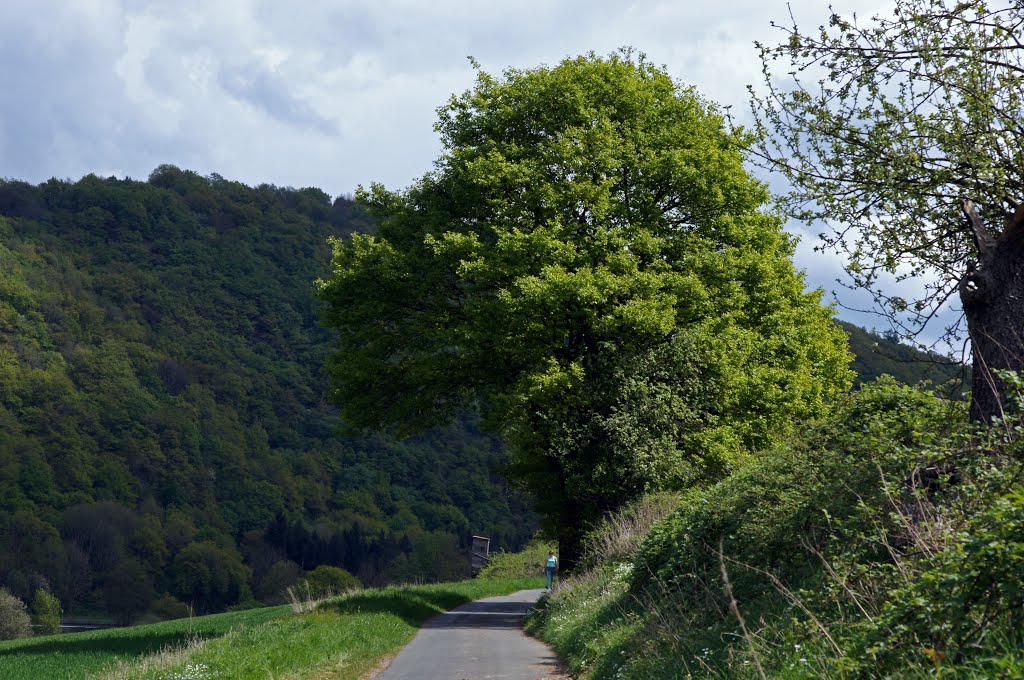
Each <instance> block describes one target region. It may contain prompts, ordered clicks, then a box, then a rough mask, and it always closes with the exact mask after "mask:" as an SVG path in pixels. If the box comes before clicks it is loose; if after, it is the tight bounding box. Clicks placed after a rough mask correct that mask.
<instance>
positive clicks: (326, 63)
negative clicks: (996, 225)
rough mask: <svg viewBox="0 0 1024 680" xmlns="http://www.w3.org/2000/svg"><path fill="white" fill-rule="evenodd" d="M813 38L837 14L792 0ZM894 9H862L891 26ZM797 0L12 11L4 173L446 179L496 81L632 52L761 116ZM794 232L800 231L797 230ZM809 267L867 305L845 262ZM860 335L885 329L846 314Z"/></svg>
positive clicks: (3, 73) (829, 260)
mask: <svg viewBox="0 0 1024 680" xmlns="http://www.w3.org/2000/svg"><path fill="white" fill-rule="evenodd" d="M790 4H791V5H792V11H793V13H794V15H795V16H796V17H797V19H798V20H799V22H800V23H801V25H807V26H817V25H818V24H820V23H822V22H823V21H825V20H826V18H827V3H826V2H825V1H824V0H790ZM886 5H887V3H886V1H885V0H844V1H843V3H842V6H843V10H844V12H845V11H857V12H858V13H861V14H867V15H869V14H873V13H874V12H875V11H876V10H878V9H881V8H884V7H885V6H886ZM788 12H789V10H788V9H787V3H786V0H719V1H717V2H715V1H709V0H701V1H694V0H662V1H659V0H639V1H637V2H628V1H627V0H588V1H584V0H518V2H510V1H507V0H500V1H499V0H495V1H488V0H477V1H476V2H469V1H467V0H432V1H430V2H425V1H423V0H377V1H375V2H370V1H369V0H304V1H303V2H287V1H283V0H0V63H2V64H3V66H2V67H0V88H2V89H0V177H5V178H17V179H23V180H27V181H30V182H33V183H36V182H42V181H45V180H46V179H49V178H50V177H58V178H69V179H73V180H74V179H78V178H80V177H81V176H82V175H84V174H87V173H90V172H92V173H96V174H98V175H101V176H108V175H116V176H119V177H124V176H127V177H132V178H136V179H145V178H146V177H147V176H148V175H149V173H150V172H151V171H152V170H153V169H154V168H155V167H156V166H158V165H160V164H162V163H172V164H174V165H177V166H179V167H182V168H186V169H189V170H195V171H197V172H199V173H201V174H204V175H206V174H210V173H214V172H216V173H219V174H221V175H223V176H224V177H226V178H228V179H233V180H239V181H242V182H245V183H247V184H260V183H264V182H267V183H271V184H276V185H279V186H292V187H304V186H316V187H319V188H321V189H323V190H324V191H326V192H327V193H329V194H331V195H338V194H343V193H350V192H352V191H353V189H354V188H355V187H356V186H357V185H359V184H369V183H370V182H372V181H380V182H383V183H384V184H385V185H387V186H390V187H393V188H398V187H403V186H406V185H407V184H409V183H410V182H411V181H412V180H413V179H414V178H415V177H417V176H419V175H421V174H423V173H424V172H425V171H427V170H428V169H429V168H430V164H431V161H432V160H433V159H434V158H435V157H436V156H437V155H438V152H439V145H438V142H437V138H436V135H435V133H434V131H433V127H432V126H433V122H434V118H435V109H436V108H437V107H438V106H439V105H441V104H442V103H444V101H445V100H446V99H447V98H448V97H449V96H450V95H451V94H453V93H457V92H462V91H464V90H465V89H467V88H469V87H470V86H471V85H472V81H473V77H474V71H473V69H472V68H471V66H470V64H469V61H468V59H467V57H469V56H472V57H474V58H475V59H476V60H477V61H478V62H479V63H480V64H481V65H482V67H483V68H484V69H485V70H486V71H489V72H493V73H497V72H500V71H501V70H502V69H504V68H505V67H508V66H514V67H521V68H528V67H532V66H536V65H539V64H544V63H546V64H553V63H555V62H557V61H559V60H560V59H562V58H563V57H566V56H573V55H577V54H580V53H584V52H588V51H591V50H592V51H595V52H597V53H608V52H611V51H613V50H614V49H616V48H618V47H621V46H632V47H635V48H636V49H638V50H640V51H643V52H645V53H646V54H647V55H648V57H649V58H650V59H651V60H652V61H654V62H655V63H659V64H663V65H665V66H666V67H667V69H668V71H669V72H670V73H671V74H672V75H674V76H675V77H676V78H677V79H678V80H679V81H681V82H683V83H686V84H692V85H696V86H697V88H698V89H699V90H700V91H701V92H702V93H703V94H704V95H706V96H707V97H709V98H711V99H713V100H715V101H717V102H719V103H720V104H723V105H731V106H733V107H734V111H736V112H737V113H740V114H743V113H744V112H745V111H746V109H747V106H746V86H747V84H756V82H757V80H758V77H759V75H760V62H759V61H758V58H757V53H756V51H755V49H754V47H753V42H754V41H755V40H761V41H765V42H773V41H775V40H777V39H778V35H779V34H778V32H777V31H776V30H775V29H773V28H772V27H771V22H772V20H776V21H785V20H786V19H787V16H788ZM790 228H791V230H793V231H794V232H796V231H799V228H798V227H796V226H795V225H791V227H790ZM813 241H814V239H813V237H812V236H811V235H810V234H805V235H804V236H803V241H802V244H801V246H800V249H799V252H798V256H797V264H798V266H800V267H801V268H803V269H805V270H806V271H807V275H808V280H809V282H810V284H811V285H812V286H820V287H822V288H824V289H826V290H829V291H831V290H836V292H837V293H838V294H839V298H840V302H841V303H843V304H844V305H848V306H851V307H863V306H867V305H868V304H869V303H868V302H867V301H865V299H864V297H863V295H861V296H857V295H854V294H850V293H845V292H843V291H842V289H841V288H839V287H838V286H837V285H836V283H835V279H836V277H838V276H841V272H840V269H839V262H838V261H837V259H836V258H835V257H828V256H825V255H822V254H817V253H814V252H813V249H812V246H813ZM841 316H844V317H845V318H848V319H850V320H853V321H855V322H857V323H860V324H861V325H864V326H868V327H872V326H877V327H878V328H879V329H880V330H881V329H885V328H887V326H886V324H885V322H884V320H882V319H879V318H877V317H873V316H864V315H858V314H855V313H853V312H850V311H841Z"/></svg>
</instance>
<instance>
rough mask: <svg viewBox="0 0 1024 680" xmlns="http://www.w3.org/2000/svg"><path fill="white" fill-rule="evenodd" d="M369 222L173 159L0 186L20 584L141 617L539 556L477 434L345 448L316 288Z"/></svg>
mask: <svg viewBox="0 0 1024 680" xmlns="http://www.w3.org/2000/svg"><path fill="white" fill-rule="evenodd" d="M368 228H370V226H369V224H368V223H367V221H366V219H365V218H364V217H363V216H362V214H361V213H360V211H359V210H358V208H357V207H356V206H355V205H354V204H353V203H352V202H351V201H350V200H347V199H346V198H338V199H336V200H333V201H332V199H331V197H329V196H328V195H326V194H325V193H323V192H322V191H319V190H317V189H302V190H294V189H283V188H279V187H274V186H267V185H264V186H260V187H257V188H250V187H247V186H244V185H242V184H239V183H237V182H231V181H228V180H225V179H223V178H221V177H219V176H216V175H214V176H211V177H208V178H207V177H201V176H199V175H197V174H195V173H193V172H188V171H183V170H180V169H178V168H175V167H170V166H162V167H160V168H158V169H157V170H156V171H154V172H153V173H152V175H151V176H150V177H149V180H148V181H147V182H140V181H132V180H127V179H126V180H118V179H114V178H110V179H101V178H97V177H95V176H87V177H85V178H83V179H81V180H80V181H78V182H68V181H58V180H51V181H49V182H46V183H44V184H42V185H40V186H31V185H29V184H26V183H24V182H18V181H5V182H2V183H0V583H3V585H4V586H6V587H7V588H9V589H10V590H11V591H12V592H13V593H14V594H16V595H18V596H20V597H21V598H22V599H24V600H26V601H29V600H30V599H31V597H32V595H33V593H34V592H35V591H36V590H37V589H39V588H44V589H48V590H51V591H52V592H53V593H54V594H56V595H57V596H58V597H59V599H60V600H61V603H62V605H63V607H64V610H65V613H69V614H82V613H98V612H107V613H109V614H112V615H115V616H116V617H117V618H119V619H121V620H130V619H132V618H133V617H135V616H136V615H138V614H141V613H143V612H146V611H147V610H153V611H155V613H157V614H160V613H165V614H170V613H174V612H180V611H181V606H182V603H189V604H191V605H193V606H194V607H195V608H196V609H197V610H199V611H209V610H216V609H223V608H225V607H229V606H232V605H236V604H238V603H244V602H247V601H248V602H252V601H254V599H255V600H261V601H265V602H272V601H277V600H279V598H280V597H281V593H282V590H283V589H284V588H285V587H286V586H289V585H291V584H293V583H295V582H296V581H297V580H298V579H300V578H301V577H302V576H303V574H304V573H306V572H308V571H309V570H311V569H313V568H314V567H316V566H318V565H332V566H337V567H342V568H344V569H347V570H349V571H350V572H351V573H353V574H355V575H356V576H358V577H359V578H360V579H361V580H362V581H363V582H364V583H365V584H377V583H382V582H387V581H396V580H398V581H401V580H437V579H449V578H453V577H457V576H462V575H466V574H468V570H469V561H468V558H467V557H466V553H467V550H468V549H467V546H468V541H469V539H470V537H471V535H472V534H474V533H475V534H483V535H487V536H490V537H491V539H492V545H494V547H496V548H498V547H504V548H510V549H511V548H516V547H519V546H520V545H521V544H523V543H524V542H525V541H526V540H527V539H528V538H529V537H530V536H531V535H532V533H533V531H534V530H535V527H536V520H535V518H534V517H533V516H532V515H531V513H530V511H529V509H528V507H527V505H526V503H525V500H524V497H523V496H522V495H520V494H518V493H515V492H513V491H512V490H510V489H509V488H508V487H507V486H506V484H505V482H504V481H502V478H501V477H500V476H499V475H498V474H497V473H498V471H499V468H500V467H501V465H502V463H503V461H504V453H503V451H502V448H501V447H500V445H499V444H498V443H497V442H496V441H495V440H493V439H492V438H489V437H486V436H484V435H481V434H479V433H478V431H477V430H476V429H475V427H474V424H473V422H471V421H470V420H468V419H466V420H464V421H463V422H460V423H458V424H456V425H452V426H450V427H447V428H443V429H438V430H434V431H432V432H430V433H427V434H425V435H422V436H420V437H417V438H413V439H407V440H403V441H396V440H395V439H392V438H389V437H387V436H384V435H380V436H374V437H354V436H350V437H345V436H341V435H340V433H339V430H340V423H339V422H338V419H337V416H336V414H335V409H334V408H333V407H332V406H330V405H328V404H327V403H326V402H325V401H324V399H323V392H324V389H325V388H324V384H323V377H322V366H323V363H324V358H325V355H326V347H327V345H328V342H329V337H330V336H329V333H328V332H327V331H325V330H323V329H322V328H321V326H320V325H319V323H318V321H317V315H316V310H315V302H314V298H313V295H312V288H313V282H314V280H315V279H317V278H318V277H320V276H323V275H325V274H326V272H327V268H328V266H329V259H330V248H329V245H328V237H329V236H332V235H334V236H337V235H342V234H345V233H346V232H349V231H352V230H355V229H360V230H366V229H368Z"/></svg>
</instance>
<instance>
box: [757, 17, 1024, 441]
mask: <svg viewBox="0 0 1024 680" xmlns="http://www.w3.org/2000/svg"><path fill="white" fill-rule="evenodd" d="M780 29H781V30H782V31H783V32H784V40H783V41H781V42H780V43H779V44H778V45H775V46H762V47H761V55H762V59H763V62H764V67H765V68H764V73H765V84H766V89H765V91H764V92H765V94H764V96H763V97H761V98H759V99H757V100H755V103H754V112H755V114H756V115H757V117H758V120H759V124H760V131H761V132H762V133H763V135H762V137H761V139H762V142H761V143H760V144H759V145H758V152H759V154H760V156H761V157H762V158H763V160H764V161H765V162H766V164H767V165H768V166H769V167H771V168H774V169H776V170H779V171H781V172H782V173H783V174H784V175H785V176H786V177H787V178H788V179H789V180H790V182H791V184H792V186H793V191H792V193H790V195H789V197H788V202H789V205H790V207H791V208H792V209H793V211H794V213H795V214H797V215H798V216H800V217H802V218H804V219H807V220H809V221H814V220H822V221H823V222H824V223H825V224H826V225H827V227H826V230H825V233H823V234H822V238H823V239H824V240H825V242H826V243H827V244H829V245H831V246H834V247H836V248H837V249H838V250H839V251H841V252H844V253H846V254H847V255H848V256H849V260H848V265H847V270H848V272H849V273H850V274H851V276H852V281H853V283H854V285H857V286H862V287H864V288H867V289H869V290H872V291H873V292H874V293H875V296H876V300H877V301H878V302H879V303H880V306H881V307H882V309H883V310H885V311H886V312H887V313H889V314H890V315H891V317H892V318H893V319H894V320H896V321H898V322H899V323H903V324H905V326H904V329H905V330H906V331H907V332H908V334H914V333H915V332H917V331H919V330H920V329H921V328H922V327H923V326H924V324H926V323H928V322H929V321H930V320H931V319H932V318H933V316H934V315H935V314H936V313H937V312H939V311H940V310H942V308H943V307H944V306H945V305H947V303H950V302H955V300H956V297H957V296H959V298H960V302H961V303H962V306H963V312H964V318H966V322H967V331H968V334H969V336H970V340H971V346H972V352H973V364H974V371H973V374H972V376H973V377H972V380H973V389H972V405H971V416H972V418H974V419H975V420H982V421H988V420H989V419H990V418H991V417H993V416H996V415H999V414H1000V412H1001V403H1002V394H1001V392H1002V389H1001V387H1000V385H999V381H998V379H997V378H996V377H995V373H994V371H995V370H996V369H1014V370H1018V371H1020V370H1024V332H1022V328H1021V319H1024V258H1022V257H1021V244H1022V243H1024V241H1022V236H1024V207H1022V206H1021V204H1020V203H1019V202H1020V201H1022V200H1024V144H1022V140H1024V117H1022V112H1024V44H1022V43H1021V39H1020V36H1021V31H1022V29H1024V5H1022V4H1021V2H1019V0H1016V1H1012V2H1002V3H991V2H986V1H984V0H966V1H961V0H897V1H896V2H895V3H894V6H893V10H892V13H891V14H886V15H879V16H876V17H874V18H872V19H870V20H867V21H865V20H863V19H858V18H857V17H856V16H852V15H843V14H840V13H839V12H833V13H832V14H831V16H830V18H829V22H828V25H827V26H822V27H819V28H817V29H812V30H805V29H801V28H800V27H799V26H797V25H796V23H795V22H792V23H789V24H787V25H784V26H780ZM782 74H790V76H791V79H789V78H780V76H781V75H782ZM890 277H895V278H896V279H898V280H903V279H911V280H913V281H914V283H913V284H912V285H909V286H908V287H907V288H906V290H909V291H911V293H910V294H908V295H895V294H894V293H893V288H892V285H891V280H890ZM880 284H881V285H880ZM957 325H959V324H957ZM957 330H958V329H957V328H956V327H953V328H950V329H949V331H950V333H951V334H954V335H955V334H957Z"/></svg>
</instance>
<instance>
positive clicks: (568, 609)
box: [528, 376, 1024, 679]
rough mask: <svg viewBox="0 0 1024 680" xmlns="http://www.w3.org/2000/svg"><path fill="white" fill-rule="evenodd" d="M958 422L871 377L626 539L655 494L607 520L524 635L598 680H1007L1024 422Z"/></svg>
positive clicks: (1011, 668) (1023, 668)
mask: <svg viewBox="0 0 1024 680" xmlns="http://www.w3.org/2000/svg"><path fill="white" fill-rule="evenodd" d="M1007 379H1009V376H1008V377H1007ZM1017 384H1018V387H1019V386H1020V383H1017ZM1018 409H1019V404H1018ZM964 411H965V405H963V404H961V403H956V402H948V401H945V400H942V399H940V398H937V397H935V396H934V395H932V394H930V393H928V392H926V391H923V390H919V389H914V388H910V387H905V386H901V385H898V384H896V383H895V382H894V381H892V380H891V379H882V380H879V381H876V382H874V383H871V384H868V385H865V386H864V387H862V388H861V389H860V390H858V391H856V392H854V393H852V394H851V395H850V396H849V397H848V398H846V399H845V400H844V401H843V403H842V404H841V405H839V406H838V407H837V408H836V410H835V412H834V413H833V414H832V415H831V416H829V417H827V418H825V419H822V420H819V421H817V422H814V423H809V424H807V427H806V430H805V432H804V433H803V434H802V435H801V436H800V437H797V438H794V439H792V440H791V441H790V442H788V443H786V444H784V445H780V446H778V447H776V448H774V449H772V450H770V451H766V452H763V455H761V456H760V457H759V459H758V461H757V462H755V463H752V464H750V465H749V466H747V467H746V468H745V469H743V470H741V471H738V472H737V473H736V474H734V475H733V476H731V477H730V478H728V479H726V480H724V481H722V482H720V483H718V484H716V485H713V486H710V487H707V488H701V489H694V490H692V491H689V492H687V493H685V494H684V495H683V496H682V497H681V499H680V500H679V502H678V505H677V506H676V507H675V509H674V510H673V511H672V513H671V514H669V515H668V516H667V517H666V518H665V519H664V520H662V521H659V522H655V523H653V524H652V525H651V527H652V528H651V529H650V530H647V529H646V527H644V526H643V525H642V524H639V523H631V526H633V527H634V529H635V530H634V531H633V532H631V535H630V539H631V540H630V542H631V543H632V545H633V546H635V547H633V548H630V549H627V550H612V551H604V549H603V548H602V546H606V545H610V544H625V545H628V544H629V543H630V542H625V541H622V540H621V539H620V538H613V536H614V535H615V534H617V533H622V527H624V526H626V525H627V524H630V523H627V522H626V521H624V519H623V516H631V515H632V516H635V515H638V514H644V513H647V514H648V515H649V516H651V517H654V516H657V513H656V512H650V511H649V510H650V508H651V506H653V505H656V504H658V503H660V499H647V500H645V501H643V502H641V503H639V504H638V505H636V506H633V507H631V508H627V510H625V511H623V513H620V514H619V515H617V516H615V517H613V518H612V519H611V520H610V521H608V522H607V523H606V524H605V525H604V526H603V528H602V529H601V530H599V531H597V532H595V533H594V534H592V535H591V537H590V540H589V543H588V545H589V546H591V549H592V550H593V554H594V555H595V556H596V557H597V559H595V560H594V561H593V562H591V563H589V564H588V565H587V566H588V568H587V569H586V570H581V571H580V572H579V573H577V574H575V575H574V576H573V577H571V578H569V579H566V580H564V581H563V582H562V583H560V584H559V585H558V587H556V588H555V590H554V592H553V594H552V595H551V596H550V597H546V598H545V599H544V600H542V605H541V607H540V609H539V611H538V613H537V614H536V615H535V616H534V617H532V619H531V620H530V621H529V623H528V629H529V630H531V631H532V632H534V633H535V634H537V635H538V636H540V637H541V638H543V639H545V640H547V641H549V642H551V643H552V644H553V645H554V646H555V648H556V649H557V651H558V652H559V653H560V654H561V655H562V656H563V657H564V658H565V659H566V660H567V662H568V663H569V666H570V668H571V669H572V670H573V671H575V672H577V673H579V674H581V676H582V677H585V678H595V679H596V678H657V679H661V678H686V677H723V678H724V677H730V678H734V677H738V678H743V677H749V678H758V677H773V678H820V677H938V676H940V675H941V676H942V677H986V678H990V677H1020V676H1021V675H1022V674H1024V655H1022V654H1021V652H1020V649H1021V643H1022V642H1024V640H1022V639H1021V635H1020V630H1021V629H1022V628H1021V623H1022V622H1021V613H1020V612H1021V611H1022V605H1024V588H1022V580H1021V566H1022V564H1021V559H1022V555H1024V493H1022V492H1021V490H1020V479H1021V475H1022V474H1024V445H1022V442H1021V439H1020V433H1021V432H1022V427H1024V423H1022V420H1021V418H1020V417H1019V416H1013V417H1007V418H1006V419H1004V420H1003V421H1001V422H999V423H997V424H996V426H995V427H994V428H992V429H987V430H986V429H981V428H978V427H977V426H973V425H969V424H968V423H967V419H966V414H965V413H964ZM1018 412H1019V410H1018ZM636 508H645V510H644V511H643V512H638V511H637V509H636Z"/></svg>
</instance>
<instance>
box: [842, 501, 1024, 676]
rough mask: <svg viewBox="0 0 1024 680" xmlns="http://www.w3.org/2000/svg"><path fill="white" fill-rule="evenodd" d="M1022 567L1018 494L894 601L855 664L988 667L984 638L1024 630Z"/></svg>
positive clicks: (968, 529)
mask: <svg viewBox="0 0 1024 680" xmlns="http://www.w3.org/2000/svg"><path fill="white" fill-rule="evenodd" d="M1022 560H1024V490H1022V489H1020V488H1015V489H1013V490H1011V491H1010V492H1009V493H1008V494H1006V495H1005V496H1002V497H1000V498H997V499H996V500H995V502H994V503H993V504H992V505H991V506H990V507H988V508H986V509H985V510H983V511H982V512H981V513H979V514H978V515H977V516H975V517H972V518H971V519H970V520H969V521H968V522H967V523H966V524H965V526H964V527H963V529H962V530H961V532H959V533H958V534H956V535H955V536H953V537H951V540H950V542H949V544H948V545H946V546H944V549H943V550H942V551H941V552H940V553H939V554H938V555H936V556H935V558H934V559H933V560H929V561H928V563H927V568H926V569H925V570H924V571H922V573H921V574H920V575H919V576H918V577H917V578H915V579H913V580H912V581H909V582H908V583H906V584H904V585H903V586H901V587H899V588H897V589H895V590H894V591H893V592H892V593H891V594H890V595H889V602H888V603H887V604H886V606H885V607H884V608H883V610H882V612H881V615H880V616H879V617H878V618H877V619H875V620H874V621H872V622H870V623H869V624H868V625H866V626H865V628H866V630H865V632H864V634H863V637H861V638H859V639H858V640H857V643H858V647H857V648H855V650H854V652H853V656H854V657H855V658H856V657H857V656H860V655H863V658H865V659H867V660H868V663H869V664H871V665H873V666H874V667H876V668H878V667H882V668H899V667H901V666H904V665H907V664H913V663H915V662H916V663H920V662H921V661H922V659H921V656H922V655H925V654H926V653H927V650H932V653H931V656H932V660H933V661H938V662H941V661H943V660H944V661H945V662H946V664H947V665H953V666H955V665H956V664H959V663H962V662H964V661H965V660H973V661H974V662H975V663H976V664H977V663H978V661H986V660H987V659H985V656H986V655H984V654H983V653H980V650H982V649H984V648H985V647H986V646H987V645H986V644H985V643H986V640H985V638H987V637H988V636H991V635H996V636H998V635H1000V634H1002V635H1006V636H1011V635H1012V634H1013V632H1014V631H1020V630H1021V625H1022V622H1021V615H1022V614H1021V612H1022V611H1024V580H1022V578H1021V562H1022ZM915 657H916V658H915ZM979 657H981V658H979ZM1017 663H1018V667H1019V661H1018V662H1017ZM865 665H867V664H865ZM939 665H942V664H941V663H940V664H939ZM993 665H994V666H995V667H996V668H998V666H997V665H995V664H993ZM990 668H992V667H991V666H990ZM993 670H994V668H993Z"/></svg>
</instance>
